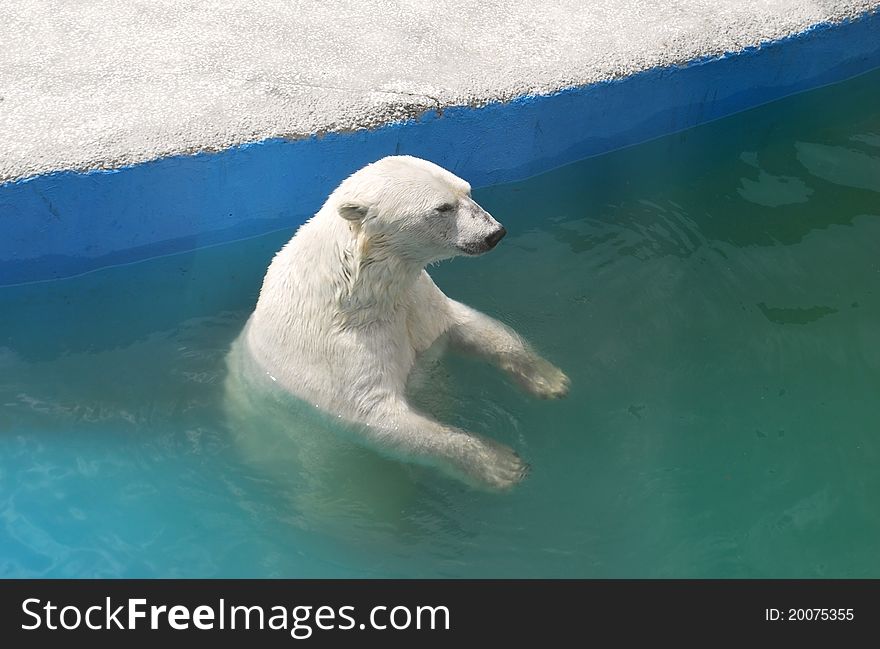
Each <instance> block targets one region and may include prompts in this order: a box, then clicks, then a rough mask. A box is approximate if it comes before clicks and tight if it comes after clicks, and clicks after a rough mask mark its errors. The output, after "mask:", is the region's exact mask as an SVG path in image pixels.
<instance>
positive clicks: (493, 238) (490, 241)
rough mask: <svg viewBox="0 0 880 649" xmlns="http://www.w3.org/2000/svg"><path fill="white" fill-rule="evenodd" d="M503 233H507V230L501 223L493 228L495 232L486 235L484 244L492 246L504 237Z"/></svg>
mask: <svg viewBox="0 0 880 649" xmlns="http://www.w3.org/2000/svg"><path fill="white" fill-rule="evenodd" d="M505 234H507V230H505V229H504V226H503V225H502V226H501V227H500V228H498V229H497V230H495V232H493V233H492V234H490V235H489V236H488V237H486V245H487V246H488V247H489V248H494V247H495V245H496V244H497V243H498V242H499V241H501V240H502V239H503V238H504V235H505Z"/></svg>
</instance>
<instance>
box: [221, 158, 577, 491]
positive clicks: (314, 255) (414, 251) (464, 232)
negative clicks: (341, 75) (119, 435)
mask: <svg viewBox="0 0 880 649" xmlns="http://www.w3.org/2000/svg"><path fill="white" fill-rule="evenodd" d="M441 207H442V208H449V209H438V208H441ZM500 227H501V225H500V224H499V223H498V222H497V221H496V220H495V219H493V218H492V217H491V216H490V215H489V214H488V213H486V212H485V211H484V210H483V209H482V208H481V207H480V206H479V205H477V204H476V203H475V202H474V201H473V199H472V198H471V196H470V186H469V185H468V184H467V183H466V182H465V181H463V180H461V179H460V178H458V177H457V176H455V175H453V174H452V173H450V172H448V171H446V170H444V169H442V168H441V167H438V166H437V165H434V164H432V163H430V162H427V161H425V160H420V159H418V158H412V157H409V156H393V157H387V158H383V159H382V160H379V161H378V162H375V163H373V164H371V165H368V166H366V167H364V168H363V169H361V170H360V171H358V172H356V173H355V174H353V175H352V176H350V177H349V178H347V179H346V180H345V181H344V182H343V183H342V184H341V185H340V186H339V187H338V188H337V189H336V190H335V191H334V192H333V193H332V194H331V195H330V197H329V198H328V199H327V201H326V203H325V204H324V206H323V207H322V208H321V210H320V211H319V212H318V213H317V214H316V215H315V216H314V217H313V218H311V219H310V220H309V221H308V222H307V223H305V224H304V225H303V226H302V227H301V228H300V229H299V230H298V231H297V233H296V234H295V235H294V237H293V238H292V239H291V240H290V241H289V242H288V243H287V245H285V246H284V248H283V249H282V250H281V251H280V252H279V253H278V254H277V255H276V256H275V258H274V260H273V261H272V263H271V265H270V266H269V269H268V271H267V272H266V276H265V279H264V281H263V286H262V290H261V292H260V297H259V301H258V303H257V306H256V309H255V310H254V313H253V314H252V316H251V318H250V319H249V321H248V323H247V325H246V327H245V329H244V331H243V332H242V334H241V336H240V338H239V340H238V341H237V342H236V347H235V349H236V354H238V356H239V359H238V360H237V361H233V363H232V364H231V371H233V372H235V371H238V372H257V373H263V374H264V375H265V376H266V377H268V378H269V379H270V380H271V381H272V382H273V383H275V384H276V385H277V386H278V387H280V388H282V389H283V390H284V391H286V392H289V393H290V394H293V395H295V396H297V397H299V398H301V399H303V400H305V401H307V402H308V403H310V404H313V405H314V406H316V407H317V408H319V409H321V410H323V411H325V412H328V413H331V414H334V415H337V416H338V417H340V418H342V419H344V420H346V421H348V422H351V423H353V424H356V425H357V430H358V431H359V432H360V433H361V434H362V435H363V436H364V439H365V440H366V441H368V443H370V444H371V445H373V446H375V447H376V448H377V449H379V450H380V451H383V452H385V453H386V454H390V455H392V456H393V457H396V458H400V459H404V460H407V461H412V462H418V463H422V464H428V465H433V466H437V467H439V468H441V469H443V470H445V471H447V472H448V473H450V474H453V475H455V476H456V477H459V478H461V479H463V480H465V481H467V482H469V483H471V484H476V485H480V486H484V487H488V488H493V489H505V488H508V487H510V486H512V485H513V484H515V483H516V482H518V481H519V480H521V479H522V478H523V476H524V475H525V473H526V469H527V467H526V465H525V463H524V462H523V461H522V460H521V459H520V458H519V456H518V455H517V454H516V453H515V452H514V451H513V450H512V449H510V448H509V447H507V446H505V445H503V444H500V443H498V442H495V441H493V440H490V439H487V438H484V437H480V436H477V435H475V434H472V433H469V432H467V431H464V430H460V429H457V428H454V427H452V426H448V425H445V424H443V423H440V422H437V421H434V420H433V419H431V418H429V417H427V416H425V415H423V414H421V413H419V412H417V411H415V410H413V409H412V408H411V407H410V405H409V404H408V403H407V401H406V398H405V396H404V393H405V388H406V384H407V379H408V377H409V376H410V372H411V370H412V369H413V365H414V363H415V362H416V359H417V357H418V356H419V355H420V354H421V353H423V352H425V351H426V350H427V349H428V348H429V347H431V346H432V345H433V344H434V342H435V341H437V340H438V338H440V337H444V336H445V337H447V338H448V339H449V341H450V342H451V343H452V344H457V345H459V346H461V347H463V348H465V349H467V350H469V351H471V352H475V353H478V354H480V355H482V356H484V357H485V358H487V359H489V360H490V361H492V362H494V363H495V364H497V365H498V366H499V367H501V368H502V369H504V370H506V371H507V372H509V373H510V374H511V375H512V376H513V377H514V378H515V379H516V380H517V381H518V382H519V383H520V384H521V385H522V386H523V387H524V388H525V389H526V390H528V391H530V392H531V393H533V394H535V395H537V396H540V397H545V398H557V397H561V396H564V395H565V394H566V393H567V390H568V379H567V377H566V376H565V375H564V374H563V373H562V372H561V371H560V370H559V369H557V368H556V367H554V366H553V365H551V364H550V363H549V362H547V361H546V360H544V359H542V358H541V357H540V356H538V355H537V354H536V353H535V352H534V351H533V350H532V349H531V348H530V347H529V346H528V345H527V344H526V343H525V342H524V341H523V340H522V339H521V338H520V337H519V336H518V335H517V334H516V333H515V332H514V331H512V330H511V329H510V328H508V327H507V326H505V325H503V324H501V323H500V322H498V321H496V320H494V319H492V318H490V317H488V316H486V315H484V314H482V313H480V312H478V311H476V310H474V309H471V308H470V307H467V306H465V305H464V304H460V303H459V302H456V301H454V300H452V299H450V298H448V297H446V295H444V294H443V293H442V292H441V291H440V289H439V288H437V286H436V285H435V284H434V282H433V281H432V280H431V278H430V277H429V275H428V273H427V272H426V271H425V266H426V265H427V264H429V263H431V262H435V261H438V260H441V259H445V258H449V257H453V256H456V255H462V254H467V255H474V254H479V253H480V252H482V251H483V249H484V248H485V240H486V237H487V236H488V235H490V234H492V233H493V232H495V231H497V230H498V229H499V228H500ZM231 358H232V356H231ZM252 378H256V377H252ZM246 384H248V383H242V384H241V385H246ZM250 384H251V385H254V383H253V382H250Z"/></svg>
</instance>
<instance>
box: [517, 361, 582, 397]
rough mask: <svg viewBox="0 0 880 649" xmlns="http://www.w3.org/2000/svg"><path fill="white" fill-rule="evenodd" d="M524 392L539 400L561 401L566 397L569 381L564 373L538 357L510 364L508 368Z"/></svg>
mask: <svg viewBox="0 0 880 649" xmlns="http://www.w3.org/2000/svg"><path fill="white" fill-rule="evenodd" d="M508 371H509V372H510V373H511V375H512V376H513V378H514V379H516V381H517V383H519V384H520V385H521V386H522V387H523V389H524V390H526V391H527V392H530V393H531V394H533V395H535V396H536V397H538V398H541V399H561V398H563V397H565V396H566V395H568V389H569V386H570V385H571V381H570V380H569V378H568V377H567V376H566V375H565V373H564V372H563V371H562V370H561V369H559V368H558V367H556V366H555V365H554V364H553V363H551V362H550V361H548V360H545V359H543V358H541V357H540V356H533V357H530V358H528V359H524V360H519V361H517V362H514V363H511V364H510V366H509V367H508Z"/></svg>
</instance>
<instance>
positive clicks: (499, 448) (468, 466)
mask: <svg viewBox="0 0 880 649" xmlns="http://www.w3.org/2000/svg"><path fill="white" fill-rule="evenodd" d="M464 450H465V453H464V454H463V456H462V457H461V458H460V459H461V462H462V464H463V465H464V466H462V467H461V468H462V469H464V471H465V473H466V474H467V477H468V478H469V479H470V480H469V481H470V482H474V483H476V484H477V486H480V487H483V488H487V489H490V490H492V491H507V490H508V489H511V488H513V487H514V486H515V485H516V484H518V483H520V482H522V481H523V480H524V479H525V477H526V476H527V475H528V474H529V465H528V464H527V463H526V462H524V461H523V459H522V458H521V457H520V456H519V455H518V454H517V452H516V451H514V450H513V449H512V448H510V447H509V446H505V445H504V444H501V443H499V442H496V441H494V440H491V439H487V438H485V437H480V438H478V437H471V438H469V439H468V442H467V445H466V449H464Z"/></svg>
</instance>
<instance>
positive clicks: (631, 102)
mask: <svg viewBox="0 0 880 649" xmlns="http://www.w3.org/2000/svg"><path fill="white" fill-rule="evenodd" d="M877 67H880V12H876V11H875V12H871V13H868V14H864V15H862V16H861V17H859V18H857V19H853V20H847V21H843V22H840V23H834V24H827V23H823V24H819V25H815V26H813V27H811V28H810V29H808V30H806V31H803V32H800V33H798V34H795V35H792V36H788V37H786V38H783V39H780V40H776V41H772V42H770V43H766V44H763V45H761V46H759V47H754V48H747V49H745V50H743V51H741V52H737V53H735V54H726V55H723V56H720V57H713V58H708V59H699V60H696V61H692V62H690V63H688V64H686V65H682V66H673V67H666V68H654V69H650V70H647V71H644V72H639V73H637V74H634V75H631V76H628V77H623V78H620V79H616V80H612V81H603V82H599V83H595V84H590V85H585V86H579V87H574V88H570V89H567V90H563V91H560V92H557V93H554V94H551V95H541V96H524V97H520V98H517V99H515V100H513V101H510V102H506V103H495V104H489V105H487V106H485V107H482V108H471V107H452V108H446V109H444V110H442V112H437V111H429V112H427V113H425V114H423V115H422V116H421V117H420V118H418V119H416V120H410V121H406V122H400V123H391V124H388V125H386V126H383V127H381V128H378V129H375V130H362V131H354V132H349V133H333V134H328V135H324V136H313V137H310V138H307V139H302V140H278V139H273V140H264V141H261V142H255V143H251V144H245V145H241V146H238V147H234V148H231V149H226V150H223V151H220V152H216V153H199V154H195V155H182V156H174V157H168V158H161V159H158V160H154V161H151V162H146V163H141V164H137V165H133V166H129V167H122V168H119V169H114V170H108V171H103V170H97V171H89V172H72V171H61V172H56V173H52V174H47V175H40V176H34V177H31V178H27V179H23V180H17V181H12V182H8V183H6V184H3V185H0V285H9V284H17V283H23V282H31V281H42V280H50V279H58V278H63V277H70V276H74V275H78V274H81V273H84V272H89V271H91V270H96V269H98V268H101V267H105V266H110V265H116V264H120V263H127V262H132V261H138V260H141V259H146V258H149V257H154V256H158V255H163V254H171V253H175V252H184V251H187V250H192V249H195V248H198V247H203V246H206V245H212V244H216V243H223V242H226V241H232V240H235V239H239V238H242V237H246V236H252V235H257V234H261V233H264V232H268V231H270V230H274V229H279V228H284V227H295V226H296V225H298V224H300V223H301V222H302V221H304V220H305V218H308V216H310V215H311V214H312V213H314V211H316V210H317V208H318V207H319V206H320V204H321V202H322V201H323V200H324V198H325V197H326V195H327V193H329V191H330V190H332V188H333V187H334V186H335V185H336V184H337V183H338V182H339V181H340V180H341V179H342V178H343V177H345V176H346V175H347V174H349V173H350V172H352V171H354V170H355V169H357V168H359V167H360V166H362V165H363V164H366V163H367V162H370V161H372V160H374V159H376V158H379V157H381V156H383V155H387V154H391V153H409V154H413V155H417V156H420V157H425V158H428V159H431V160H433V161H435V162H437V163H438V164H441V165H443V166H445V167H447V168H449V169H451V170H453V171H454V172H456V173H458V174H459V175H461V176H462V177H464V178H466V179H467V180H469V181H470V182H471V183H472V184H473V185H474V186H475V187H481V186H486V185H492V184H498V183H504V182H510V181H515V180H520V179H523V178H526V177H529V176H532V175H536V174H538V173H542V172H545V171H548V170H550V169H552V168H554V167H558V166H561V165H564V164H567V163H571V162H574V161H576V160H580V159H583V158H586V157H590V156H594V155H599V154H602V153H606V152H608V151H612V150H614V149H618V148H621V147H626V146H630V145H634V144H638V143H640V142H644V141H647V140H650V139H653V138H656V137H659V136H662V135H666V134H670V133H674V132H677V131H680V130H683V129H687V128H690V127H693V126H697V125H699V124H702V123H705V122H709V121H712V120H715V119H718V118H721V117H724V116H727V115H730V114H733V113H736V112H740V111H743V110H747V109H749V108H753V107H755V106H758V105H761V104H764V103H767V102H770V101H773V100H776V99H780V98H782V97H785V96H787V95H791V94H794V93H798V92H802V91H805V90H809V89H813V88H817V87H820V86H822V85H827V84H830V83H834V82H837V81H842V80H845V79H847V78H850V77H853V76H856V75H858V74H861V73H864V72H867V71H870V70H872V69H874V68H877Z"/></svg>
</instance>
